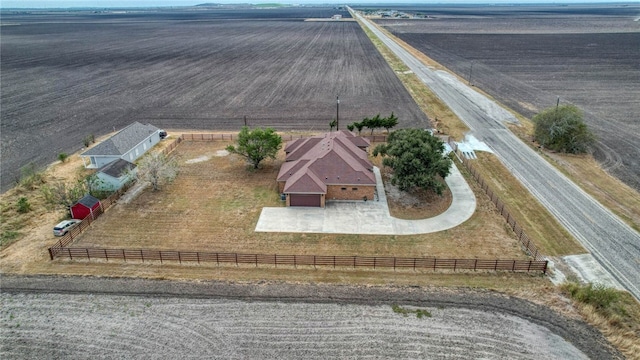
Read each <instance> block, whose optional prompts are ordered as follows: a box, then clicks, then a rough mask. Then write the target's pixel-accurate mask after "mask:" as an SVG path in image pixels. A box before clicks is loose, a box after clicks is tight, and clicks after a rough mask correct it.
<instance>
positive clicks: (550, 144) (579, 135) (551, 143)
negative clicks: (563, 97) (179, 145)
mask: <svg viewBox="0 0 640 360" xmlns="http://www.w3.org/2000/svg"><path fill="white" fill-rule="evenodd" d="M533 122H534V135H535V138H536V140H537V141H538V143H539V144H540V145H542V146H543V147H545V148H547V149H551V150H554V151H559V152H565V153H572V154H578V153H585V152H587V150H589V148H590V147H591V146H592V145H593V143H594V142H595V136H594V135H593V133H592V132H591V131H590V130H589V129H588V128H587V125H586V124H585V123H584V121H583V119H582V112H581V111H580V109H578V108H577V107H575V106H573V105H562V106H557V107H552V108H548V109H545V110H543V111H542V112H541V113H539V114H538V115H536V116H534V117H533Z"/></svg>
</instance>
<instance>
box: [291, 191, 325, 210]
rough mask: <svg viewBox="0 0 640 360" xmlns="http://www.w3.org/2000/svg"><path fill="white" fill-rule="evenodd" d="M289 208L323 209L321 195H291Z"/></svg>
mask: <svg viewBox="0 0 640 360" xmlns="http://www.w3.org/2000/svg"><path fill="white" fill-rule="evenodd" d="M289 206H309V207H321V206H322V195H321V194H290V195H289Z"/></svg>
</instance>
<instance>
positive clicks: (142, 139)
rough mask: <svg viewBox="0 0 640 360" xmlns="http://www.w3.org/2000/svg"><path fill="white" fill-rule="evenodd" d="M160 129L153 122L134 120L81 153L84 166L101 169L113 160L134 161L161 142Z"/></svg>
mask: <svg viewBox="0 0 640 360" xmlns="http://www.w3.org/2000/svg"><path fill="white" fill-rule="evenodd" d="M160 131H161V130H160V129H158V128H157V127H155V126H153V125H151V124H146V125H144V124H141V123H139V122H137V121H136V122H134V123H133V124H131V125H129V126H127V127H126V128H124V129H122V130H120V131H118V132H117V133H116V134H114V135H113V136H111V137H110V138H108V139H106V140H105V141H103V142H101V143H99V144H97V145H96V146H94V147H92V148H91V149H89V150H87V151H85V152H83V153H82V154H80V157H82V162H83V163H84V167H85V168H87V169H99V168H101V167H103V166H105V165H107V164H109V163H110V162H112V161H115V160H119V159H123V160H127V161H129V162H134V161H135V160H136V159H137V158H139V157H140V156H142V155H143V154H144V153H145V152H147V151H148V150H149V149H151V148H152V147H153V146H154V145H155V144H157V143H158V142H160Z"/></svg>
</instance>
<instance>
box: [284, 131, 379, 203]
mask: <svg viewBox="0 0 640 360" xmlns="http://www.w3.org/2000/svg"><path fill="white" fill-rule="evenodd" d="M370 145H371V143H370V142H369V140H367V139H365V138H363V137H360V136H355V135H354V134H353V133H352V132H350V131H346V130H343V131H336V132H331V133H326V134H322V135H317V136H312V137H308V138H302V139H297V140H294V141H291V142H289V143H287V145H286V146H285V148H284V151H285V153H286V158H285V163H284V164H282V167H281V168H280V172H279V173H278V178H277V181H278V189H279V190H280V193H282V194H285V196H286V201H287V206H313V207H324V206H325V203H326V201H327V200H361V201H362V200H373V198H374V194H375V187H376V178H375V175H374V173H373V164H371V162H370V161H369V159H368V153H367V148H368V147H369V146H370Z"/></svg>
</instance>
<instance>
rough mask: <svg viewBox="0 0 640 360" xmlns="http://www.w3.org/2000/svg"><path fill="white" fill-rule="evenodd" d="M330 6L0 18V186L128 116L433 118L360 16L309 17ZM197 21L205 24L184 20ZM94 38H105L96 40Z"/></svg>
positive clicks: (298, 121) (187, 123)
mask: <svg viewBox="0 0 640 360" xmlns="http://www.w3.org/2000/svg"><path fill="white" fill-rule="evenodd" d="M335 12H338V13H340V12H342V13H343V15H345V17H348V16H349V15H348V13H347V12H346V11H339V10H337V9H332V8H330V7H329V8H316V9H309V10H306V11H300V10H298V9H295V8H287V9H281V10H279V11H278V12H277V13H278V14H280V15H282V16H276V17H274V18H271V19H268V18H267V16H274V14H276V12H274V11H271V10H265V11H262V10H250V9H247V10H246V11H245V12H244V16H241V13H240V12H237V11H235V12H234V11H229V12H226V11H221V12H216V11H202V12H198V15H195V14H188V15H184V16H183V14H181V13H180V12H179V11H176V12H175V13H170V12H169V13H162V12H160V13H158V12H156V11H149V12H144V11H143V12H141V13H139V14H136V15H131V16H118V20H117V21H113V18H110V17H104V16H100V15H95V14H86V13H81V12H80V13H78V14H76V16H69V14H66V13H59V14H56V13H55V12H52V13H42V14H31V15H26V14H13V13H7V14H4V13H3V16H2V20H0V21H2V22H15V23H20V24H21V25H20V26H11V27H8V26H3V27H2V36H1V37H0V47H1V49H0V50H1V52H2V63H1V64H0V71H1V72H2V83H1V84H0V86H1V90H2V91H1V99H0V101H1V104H2V112H1V113H0V117H1V118H0V127H1V129H0V130H1V140H2V141H1V143H2V144H1V150H2V168H1V169H0V171H1V176H0V180H1V182H2V190H3V191H4V190H6V189H7V188H8V187H9V186H11V185H12V183H13V181H14V180H15V178H16V177H17V176H18V175H19V168H20V167H21V166H23V165H25V164H27V163H28V162H30V161H34V162H35V163H37V164H38V165H45V164H48V163H51V162H53V161H54V160H55V159H56V157H57V155H58V153H60V152H66V153H72V152H75V151H77V150H80V148H81V146H82V139H83V138H84V137H85V136H87V135H89V134H94V135H96V136H101V135H104V134H106V133H109V132H111V131H114V130H117V129H121V128H123V127H124V126H126V125H128V124H130V123H131V122H133V121H140V122H143V123H151V124H154V125H156V126H158V127H161V128H168V129H176V128H182V129H187V128H192V129H209V130H218V129H222V130H238V129H239V128H240V127H241V126H242V125H243V124H244V117H245V116H246V117H247V120H248V124H249V125H250V126H261V127H266V126H269V127H275V128H277V129H279V130H289V129H296V130H314V131H318V130H325V129H327V130H328V124H329V122H330V121H331V120H332V118H334V117H336V96H340V101H341V103H340V114H339V117H340V120H341V121H340V123H341V125H342V126H341V127H342V128H344V127H345V126H346V124H348V123H350V122H353V121H359V120H361V119H362V118H364V117H367V116H374V115H376V114H377V113H382V114H383V115H384V114H388V113H391V111H393V112H394V113H395V114H396V115H398V117H399V119H400V126H402V127H409V126H418V127H427V126H428V120H427V118H426V116H425V115H424V113H422V112H421V111H420V109H419V108H418V106H417V105H416V104H415V102H414V101H413V99H412V98H411V96H410V95H409V93H408V92H407V91H406V90H405V88H404V87H403V85H402V84H401V83H400V81H399V80H398V78H397V77H396V75H395V74H394V72H393V70H392V69H390V68H389V66H388V65H387V64H386V62H385V61H384V59H383V58H382V57H381V56H380V54H379V53H378V52H377V50H376V49H375V47H374V46H373V45H372V44H371V42H370V41H369V40H368V38H367V37H366V35H365V34H364V33H363V32H362V31H361V29H360V28H359V27H358V26H357V24H356V23H355V22H305V21H304V18H299V17H297V16H300V15H302V14H305V15H311V14H314V13H315V14H317V15H316V16H318V17H327V18H328V17H330V16H331V15H333V14H334V13H335ZM193 18H196V19H197V20H198V21H187V20H185V19H189V20H192V19H193ZM96 44H99V46H97V45H96Z"/></svg>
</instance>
